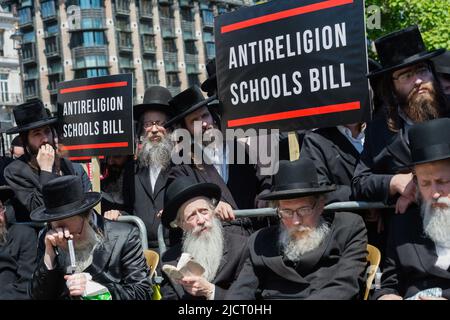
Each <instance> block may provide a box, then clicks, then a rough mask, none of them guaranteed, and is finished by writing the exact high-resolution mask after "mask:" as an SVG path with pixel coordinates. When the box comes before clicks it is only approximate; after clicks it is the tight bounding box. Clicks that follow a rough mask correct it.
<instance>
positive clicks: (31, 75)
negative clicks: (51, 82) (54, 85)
mask: <svg viewBox="0 0 450 320" xmlns="http://www.w3.org/2000/svg"><path fill="white" fill-rule="evenodd" d="M24 73H25V76H24V78H26V80H30V79H37V78H38V69H37V67H31V68H26V69H25V70H24Z"/></svg>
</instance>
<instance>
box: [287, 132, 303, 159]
mask: <svg viewBox="0 0 450 320" xmlns="http://www.w3.org/2000/svg"><path fill="white" fill-rule="evenodd" d="M288 139H289V140H288V141H289V160H291V161H295V160H297V159H298V158H299V157H300V146H299V144H298V139H297V134H296V133H295V131H290V132H289V133H288Z"/></svg>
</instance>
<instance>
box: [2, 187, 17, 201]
mask: <svg viewBox="0 0 450 320" xmlns="http://www.w3.org/2000/svg"><path fill="white" fill-rule="evenodd" d="M13 196H14V190H13V189H11V187H10V186H0V200H1V201H2V202H3V204H4V203H5V201H7V200H9V199H11V198H12V197H13Z"/></svg>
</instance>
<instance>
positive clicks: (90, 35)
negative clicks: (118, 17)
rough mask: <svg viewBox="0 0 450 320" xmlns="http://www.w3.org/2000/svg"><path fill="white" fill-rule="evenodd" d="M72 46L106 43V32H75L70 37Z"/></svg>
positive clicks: (90, 45)
mask: <svg viewBox="0 0 450 320" xmlns="http://www.w3.org/2000/svg"><path fill="white" fill-rule="evenodd" d="M70 42H71V47H72V48H73V47H81V46H87V47H92V46H101V45H105V44H106V39H105V33H104V32H103V31H83V32H74V33H73V34H72V37H71V39H70Z"/></svg>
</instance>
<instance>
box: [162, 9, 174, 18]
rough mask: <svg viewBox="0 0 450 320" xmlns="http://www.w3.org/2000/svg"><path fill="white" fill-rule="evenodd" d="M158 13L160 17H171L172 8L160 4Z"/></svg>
mask: <svg viewBox="0 0 450 320" xmlns="http://www.w3.org/2000/svg"><path fill="white" fill-rule="evenodd" d="M159 15H160V17H161V18H173V10H172V7H170V6H160V7H159Z"/></svg>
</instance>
